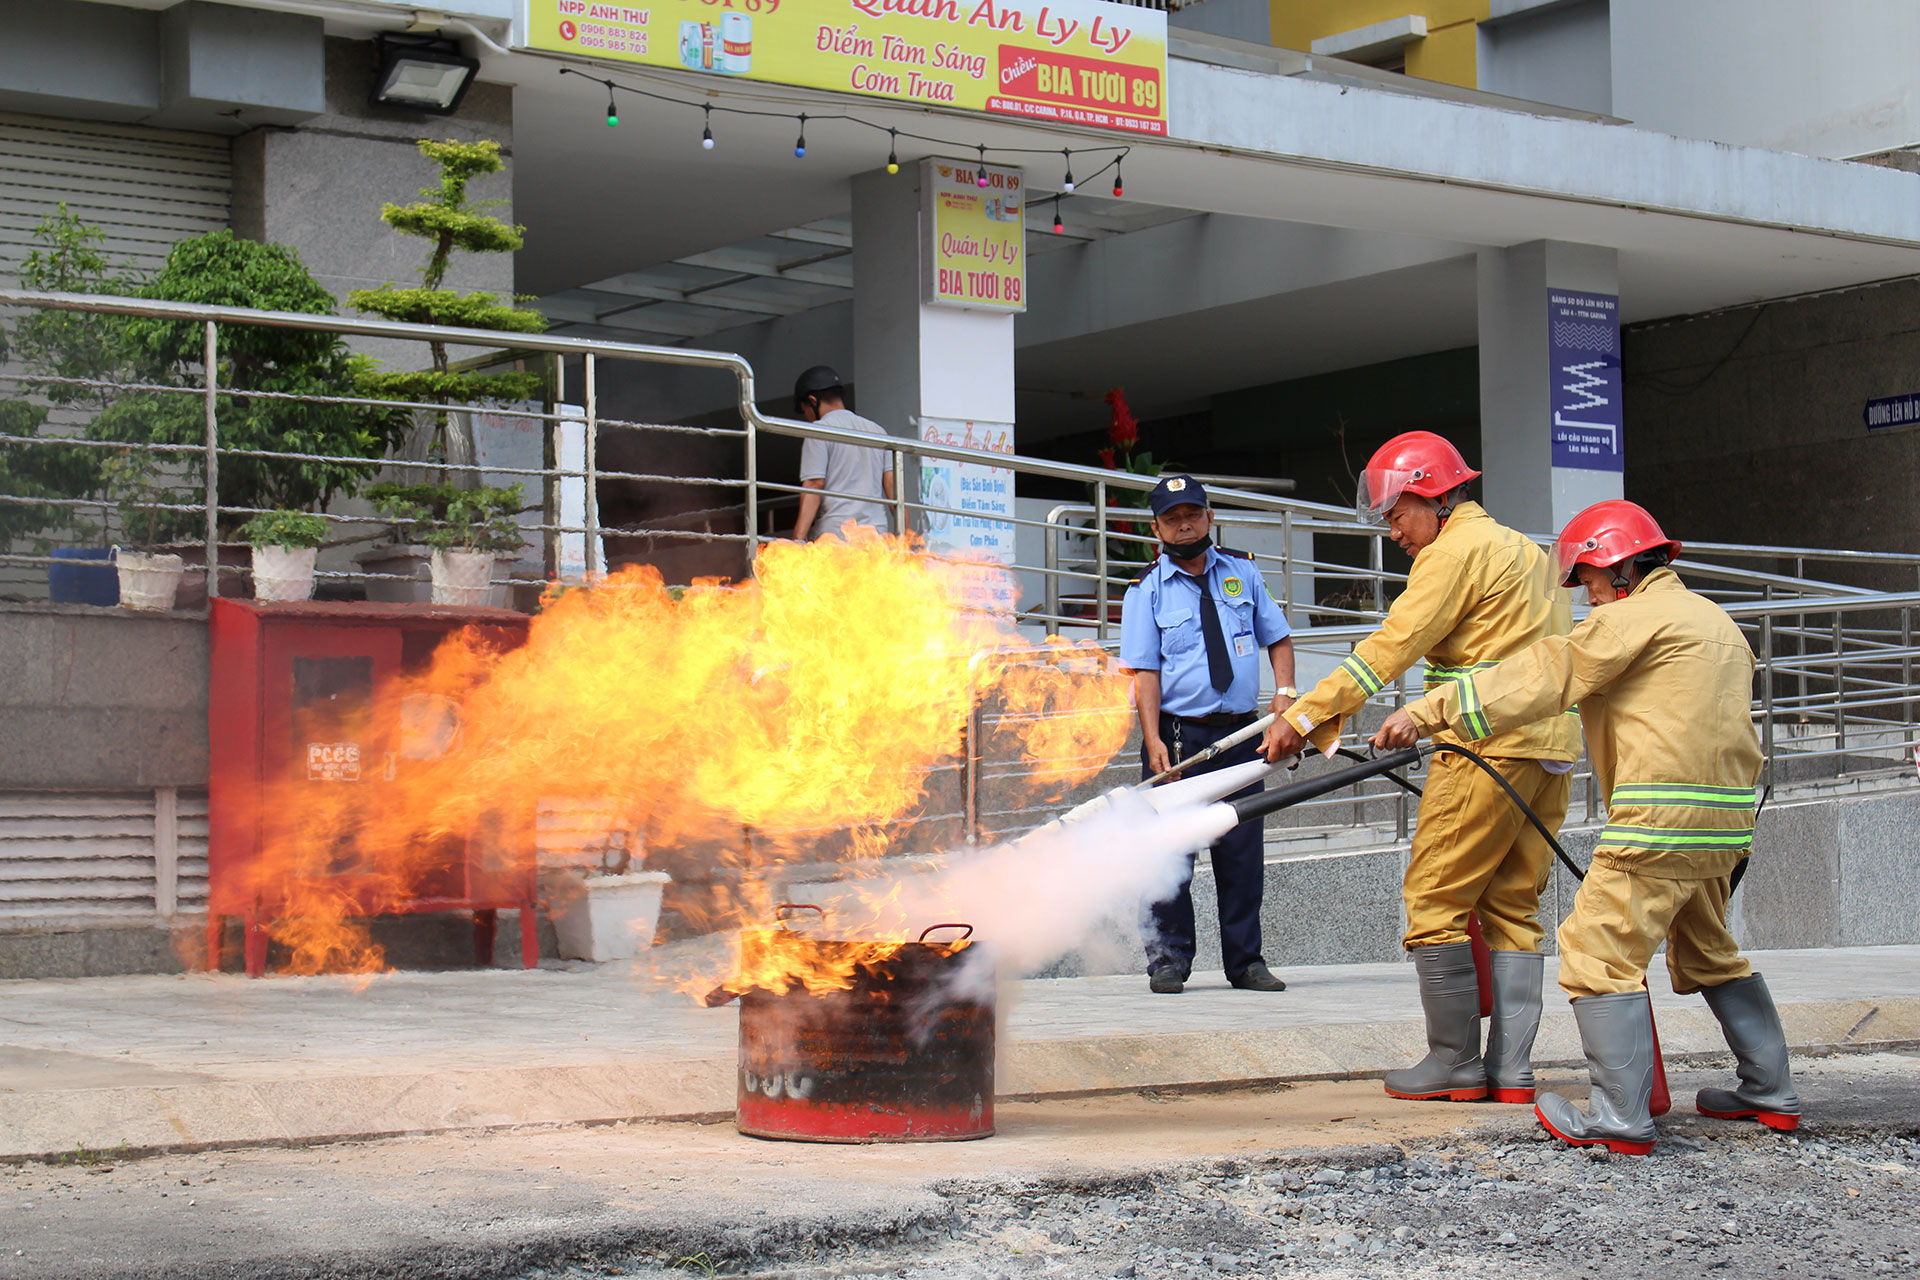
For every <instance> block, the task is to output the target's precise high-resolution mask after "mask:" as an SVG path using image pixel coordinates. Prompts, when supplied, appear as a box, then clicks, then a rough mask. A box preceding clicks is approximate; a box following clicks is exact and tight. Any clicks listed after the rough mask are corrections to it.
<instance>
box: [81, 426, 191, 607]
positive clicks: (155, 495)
mask: <svg viewBox="0 0 1920 1280" xmlns="http://www.w3.org/2000/svg"><path fill="white" fill-rule="evenodd" d="M101 469H102V472H103V473H104V476H105V481H106V485H107V491H108V492H109V493H111V494H113V495H115V496H116V497H117V498H118V500H119V508H120V532H121V536H122V538H124V539H125V542H126V545H118V546H115V547H114V549H113V564H114V569H115V572H116V573H117V574H118V576H119V580H120V604H121V606H122V607H123V608H127V609H139V610H143V611H154V612H161V613H164V612H166V611H167V610H170V609H172V608H173V607H174V604H175V597H176V596H177V595H178V594H179V590H180V578H181V575H182V574H183V573H184V572H185V571H186V561H185V560H184V559H182V558H181V557H180V555H178V554H177V553H175V552H171V551H168V550H166V549H165V546H166V544H168V543H171V542H173V541H175V540H176V539H179V538H182V537H185V536H187V535H188V534H189V533H191V532H192V530H193V527H194V523H195V521H196V520H197V519H198V513H197V512H195V511H193V510H192V509H191V507H190V506H189V505H188V504H186V503H183V502H181V501H180V495H178V494H176V493H174V492H173V488H172V486H171V485H170V484H169V483H168V480H167V477H165V476H163V475H161V474H160V468H159V465H158V464H156V463H155V461H154V455H153V454H151V453H144V452H142V451H140V450H137V449H127V450H124V451H123V452H120V453H116V454H113V455H112V456H111V457H109V458H107V459H106V461H105V462H104V463H103V464H102V467H101Z"/></svg>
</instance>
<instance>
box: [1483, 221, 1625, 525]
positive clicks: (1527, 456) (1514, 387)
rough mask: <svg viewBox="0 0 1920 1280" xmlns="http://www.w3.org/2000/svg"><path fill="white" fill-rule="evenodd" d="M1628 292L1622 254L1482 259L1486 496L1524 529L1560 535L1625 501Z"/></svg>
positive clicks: (1577, 248)
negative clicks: (1601, 508) (1585, 516)
mask: <svg viewBox="0 0 1920 1280" xmlns="http://www.w3.org/2000/svg"><path fill="white" fill-rule="evenodd" d="M1619 280H1620V276H1619V255H1618V253H1617V252H1616V251H1615V250H1613V249H1601V248H1595V247H1593V246H1591V245H1579V244H1564V243H1560V242H1558V241H1547V240H1536V241H1533V242H1531V243H1529V244H1521V245H1515V246H1514V247H1512V248H1510V249H1483V250H1481V252H1480V258H1479V307H1480V453H1481V464H1480V465H1481V467H1482V469H1483V470H1484V471H1485V473H1486V478H1485V479H1484V480H1483V481H1482V492H1483V493H1484V494H1485V496H1486V503H1487V508H1488V510H1489V511H1491V512H1492V513H1493V515H1494V517H1495V518H1496V519H1498V520H1500V521H1502V522H1504V523H1507V524H1510V525H1512V526H1514V527H1515V528H1518V529H1522V530H1524V531H1526V532H1528V533H1547V534H1551V533H1557V532H1559V530H1560V527H1561V526H1562V525H1564V524H1565V523H1566V522H1567V520H1568V519H1569V518H1570V517H1572V516H1573V515H1574V514H1575V513H1576V512H1578V511H1580V510H1581V509H1583V508H1585V507H1587V506H1590V505H1592V504H1593V503H1595V502H1599V501H1601V500H1602V499H1605V498H1618V497H1620V496H1622V489H1621V474H1622V472H1621V468H1622V458H1623V450H1622V447H1621V444H1622V442H1621V439H1620V429H1621V423H1622V417H1621V400H1620V321H1619V306H1618V302H1619V291H1620V283H1619ZM1556 321H1557V322H1558V325H1559V327H1558V329H1556V328H1555V323H1556Z"/></svg>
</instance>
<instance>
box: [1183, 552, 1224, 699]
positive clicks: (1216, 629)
mask: <svg viewBox="0 0 1920 1280" xmlns="http://www.w3.org/2000/svg"><path fill="white" fill-rule="evenodd" d="M1189 576H1191V575H1189ZM1193 582H1194V585H1195V586H1197V587H1198V588H1200V634H1201V635H1202V636H1204V637H1205V638H1206V641H1207V676H1208V678H1209V679H1211V680H1212V681H1213V687H1214V688H1215V689H1217V690H1219V691H1220V692H1222V693H1225V692H1226V690H1227V686H1229V685H1231V684H1232V683H1233V655H1232V654H1230V653H1228V652H1227V633H1226V632H1225V631H1222V630H1221V629H1220V611H1219V610H1218V609H1215V608H1214V607H1213V599H1212V597H1211V596H1209V595H1208V594H1207V580H1206V579H1205V578H1194V580H1193Z"/></svg>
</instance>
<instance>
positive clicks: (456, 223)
mask: <svg viewBox="0 0 1920 1280" xmlns="http://www.w3.org/2000/svg"><path fill="white" fill-rule="evenodd" d="M419 146H420V153H421V154H422V155H424V156H426V157H427V159H429V160H431V161H433V162H434V163H435V164H436V165H438V166H439V167H440V184H439V185H438V186H437V187H422V188H421V189H420V194H421V195H423V196H425V197H426V199H425V200H422V201H418V202H416V203H414V204H406V205H400V204H391V203H389V204H387V205H384V206H383V207H382V208H381V211H380V218H381V220H382V221H383V222H385V223H386V224H387V225H388V226H390V227H392V228H393V229H394V230H395V231H398V232H399V233H400V234H401V235H408V236H420V237H422V238H424V239H427V240H430V241H432V242H433V250H432V252H431V253H429V254H428V255H427V262H426V265H425V266H424V267H422V268H421V269H420V278H421V286H420V287H419V288H417V289H401V288H397V287H395V286H394V285H393V284H391V283H389V284H383V285H381V286H380V287H379V288H378V289H356V290H355V291H354V292H353V293H352V294H350V295H349V298H350V300H351V301H352V303H353V305H354V306H356V307H359V308H360V309H361V310H362V311H370V312H372V313H373V314H375V315H378V316H385V317H386V318H387V319H389V320H401V321H406V322H408V323H411V324H438V325H452V326H456V327H460V328H466V329H496V330H500V331H502V332H506V333H539V332H541V331H542V330H544V329H545V328H546V327H547V322H546V318H545V317H544V316H542V315H541V314H540V313H539V312H537V311H523V310H521V309H519V308H517V307H515V306H514V305H513V300H512V299H505V300H503V299H502V298H500V296H499V295H497V294H493V293H486V292H470V293H461V292H460V291H459V290H457V289H449V288H447V287H445V282H446V278H447V268H448V267H449V266H450V265H451V264H452V262H453V254H454V251H455V250H456V249H459V250H464V251H465V252H468V253H512V252H513V251H514V250H516V249H518V248H519V247H520V245H521V243H522V239H521V237H522V233H523V232H524V231H525V228H524V227H519V226H513V225H510V224H508V223H506V222H503V221H502V220H501V219H499V218H497V217H494V216H493V215H492V214H490V213H487V212H485V210H486V209H487V208H488V207H489V206H492V205H497V204H500V203H502V201H499V200H470V199H469V198H468V197H467V184H468V183H470V182H471V181H473V179H475V178H477V177H481V176H483V175H486V174H490V173H496V172H498V171H499V169H500V144H499V143H497V142H453V141H448V142H433V141H429V140H427V139H422V140H421V141H420V144H419ZM429 347H430V349H431V352H432V357H433V367H432V368H431V369H421V370H416V371H412V372H381V373H378V374H375V375H373V376H372V377H370V378H368V379H367V381H366V386H367V387H368V388H369V394H370V395H372V396H375V397H378V398H383V399H390V400H417V401H429V402H434V403H438V404H442V405H451V404H472V403H474V402H476V401H480V400H526V399H530V398H532V397H534V396H536V395H538V394H539V393H540V391H541V389H542V387H543V386H544V385H545V379H544V378H543V377H542V375H540V374H538V373H481V372H477V371H470V370H455V369H453V368H452V367H451V365H450V364H449V361H448V358H447V344H446V343H444V342H434V343H430V344H429ZM435 418H436V422H435V441H434V446H435V450H436V452H437V454H438V456H439V457H441V458H442V459H444V460H445V461H448V462H456V463H461V464H469V465H470V464H472V463H473V462H474V461H475V459H476V455H475V451H474V447H473V438H472V432H471V429H470V428H468V427H467V426H465V425H464V424H460V425H456V424H455V423H453V422H452V421H451V420H450V419H451V415H449V414H448V413H446V412H444V411H443V412H440V413H438V414H436V415H435ZM474 474H475V473H473V472H462V473H456V482H457V483H459V484H460V485H461V486H462V487H466V488H472V487H473V486H474V485H475V484H476V483H477V480H475V479H474V478H473V477H474Z"/></svg>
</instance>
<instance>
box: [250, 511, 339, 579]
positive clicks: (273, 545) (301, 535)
mask: <svg viewBox="0 0 1920 1280" xmlns="http://www.w3.org/2000/svg"><path fill="white" fill-rule="evenodd" d="M240 536H241V537H242V538H245V539H246V540H247V542H248V544H249V545H251V546H252V547H253V598H254V599H256V600H305V599H308V598H309V597H311V596H312V595H313V562H314V558H315V557H316V556H317V555H318V554H319V549H320V544H321V543H322V542H324V541H326V537H327V521H326V517H325V516H317V515H315V514H313V513H312V512H311V511H263V512H261V513H260V514H259V515H257V516H255V517H254V518H253V519H251V520H249V521H247V522H246V523H245V524H243V525H241V526H240Z"/></svg>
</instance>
